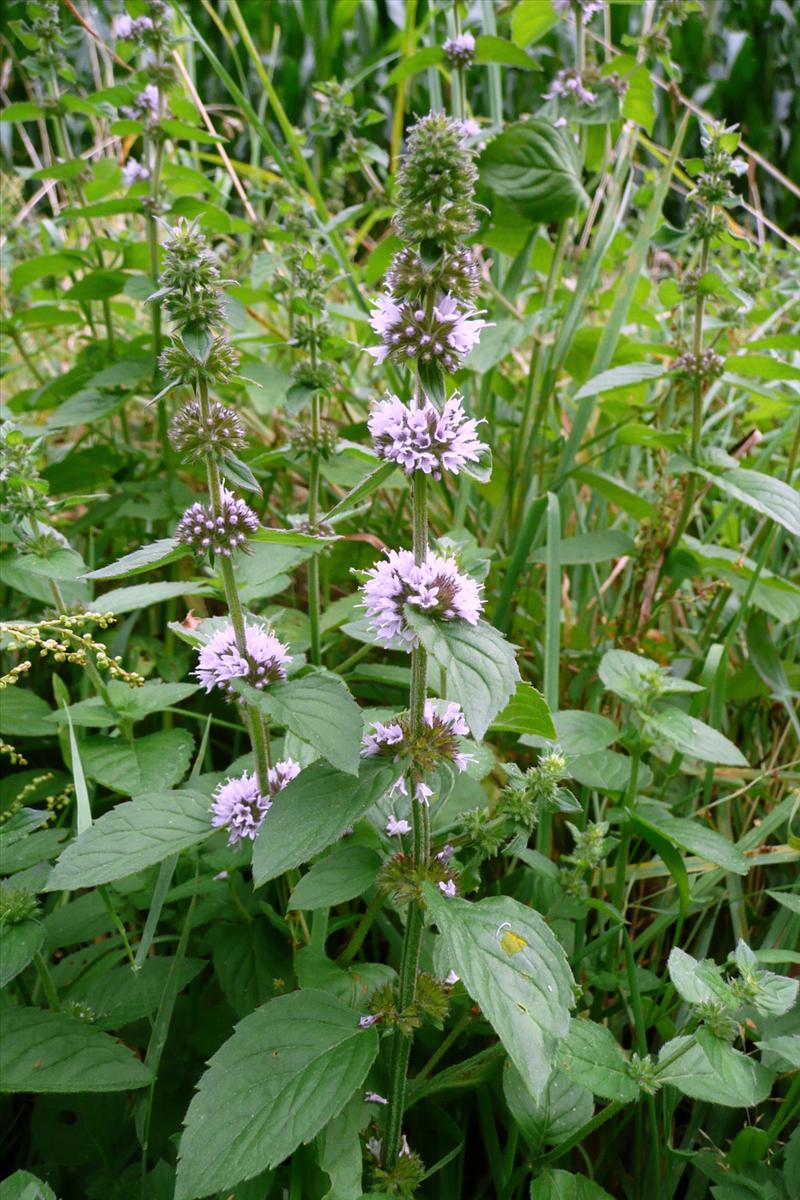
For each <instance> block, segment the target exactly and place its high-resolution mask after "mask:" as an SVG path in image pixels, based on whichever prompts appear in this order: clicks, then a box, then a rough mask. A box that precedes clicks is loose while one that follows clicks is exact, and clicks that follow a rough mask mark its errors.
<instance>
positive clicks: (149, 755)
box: [81, 729, 194, 796]
mask: <svg viewBox="0 0 800 1200" xmlns="http://www.w3.org/2000/svg"><path fill="white" fill-rule="evenodd" d="M193 748H194V738H193V737H192V735H191V733H190V732H189V731H188V729H164V730H162V731H161V732H160V733H149V734H147V735H146V736H145V737H137V738H134V740H133V741H132V742H125V741H122V739H120V738H108V737H96V738H87V740H86V741H85V742H84V743H83V745H82V747H81V756H82V759H83V766H84V770H85V771H86V774H87V775H88V776H90V777H91V778H92V779H96V780H97V782H98V783H102V784H103V785H104V787H107V788H110V789H111V790H112V791H114V792H122V793H123V794H124V795H126V796H139V795H141V794H142V793H143V792H156V791H167V789H168V788H171V787H172V785H173V784H175V783H179V782H180V780H181V779H183V777H184V775H185V774H186V772H187V771H188V769H189V763H190V761H191V756H192V750H193Z"/></svg>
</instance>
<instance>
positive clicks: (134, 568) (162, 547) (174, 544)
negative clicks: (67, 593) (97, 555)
mask: <svg viewBox="0 0 800 1200" xmlns="http://www.w3.org/2000/svg"><path fill="white" fill-rule="evenodd" d="M187 554H191V549H190V547H189V546H184V545H183V544H182V543H181V542H179V541H178V539H177V538H161V540H160V541H158V542H151V543H150V545H149V546H142V547H141V548H140V549H139V550H134V551H133V553H132V554H126V555H125V557H124V558H119V559H117V561H116V562H113V563H109V564H108V566H107V567H98V569H97V570H96V571H88V572H87V573H86V574H85V575H84V577H83V578H84V579H123V578H125V576H126V575H138V574H139V573H140V572H141V571H150V570H152V569H153V567H160V566H163V565H164V564H165V563H170V562H175V560H176V559H178V558H183V557H184V556H185V555H187Z"/></svg>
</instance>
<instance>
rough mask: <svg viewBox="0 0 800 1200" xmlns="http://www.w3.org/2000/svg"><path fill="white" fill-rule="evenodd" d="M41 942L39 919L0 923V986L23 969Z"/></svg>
mask: <svg viewBox="0 0 800 1200" xmlns="http://www.w3.org/2000/svg"><path fill="white" fill-rule="evenodd" d="M43 942H44V925H42V924H41V922H40V921H20V922H19V923H18V924H16V925H0V987H5V986H6V984H7V983H10V982H11V980H12V979H15V978H16V977H17V975H19V973H20V971H24V970H25V968H26V967H27V965H28V963H30V962H32V961H33V957H34V955H35V954H38V953H39V951H40V950H41V948H42V943H43Z"/></svg>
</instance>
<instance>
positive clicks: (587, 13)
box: [553, 0, 605, 25]
mask: <svg viewBox="0 0 800 1200" xmlns="http://www.w3.org/2000/svg"><path fill="white" fill-rule="evenodd" d="M604 8H605V0H553V9H554V10H555V12H557V13H558V15H559V16H560V17H568V16H570V15H572V16H574V17H575V18H576V20H580V22H581V24H583V25H588V23H589V22H590V21H591V19H592V17H593V16H594V14H595V13H597V12H602V11H603V9H604Z"/></svg>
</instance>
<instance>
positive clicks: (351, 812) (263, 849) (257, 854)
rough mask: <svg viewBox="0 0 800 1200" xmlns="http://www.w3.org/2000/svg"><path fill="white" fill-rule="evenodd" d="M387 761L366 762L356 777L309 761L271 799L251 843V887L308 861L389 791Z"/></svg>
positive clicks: (393, 771) (392, 774) (391, 771)
mask: <svg viewBox="0 0 800 1200" xmlns="http://www.w3.org/2000/svg"><path fill="white" fill-rule="evenodd" d="M396 778H397V768H396V767H393V766H392V764H391V763H385V762H380V761H375V760H365V761H364V762H363V763H362V765H361V770H360V772H359V774H358V775H357V776H354V775H345V774H344V773H343V772H342V771H337V770H335V769H334V768H333V767H331V766H329V765H328V764H327V763H325V762H314V763H312V764H311V766H310V767H306V768H305V769H304V770H303V771H301V772H300V774H299V775H298V776H297V778H296V779H293V780H292V781H291V782H290V783H288V784H287V785H286V787H285V788H283V789H282V790H281V791H280V792H279V793H278V795H277V796H276V797H275V799H274V800H273V803H272V808H271V809H270V810H269V813H268V814H267V819H266V820H265V822H264V825H263V826H262V829H261V832H260V834H259V836H258V837H257V838H256V840H255V844H254V846H253V881H254V883H255V885H256V887H260V886H261V884H262V883H266V882H267V881H268V880H270V879H275V878H276V877H277V876H278V875H282V874H283V872H284V871H289V870H291V869H292V868H293V867H299V866H302V864H303V863H307V862H309V861H310V860H311V859H312V858H314V856H315V855H317V854H319V853H320V851H321V850H325V849H326V848H327V847H328V846H330V845H331V844H332V843H333V842H335V841H337V840H338V839H339V838H340V837H341V835H342V833H343V832H344V831H345V829H349V828H350V826H351V825H354V824H355V822H356V821H358V820H359V819H360V818H361V817H363V816H364V813H365V812H366V811H367V810H368V809H369V808H371V807H372V805H373V804H375V803H376V802H377V801H378V800H380V799H381V797H382V796H383V795H384V794H385V793H386V792H387V791H388V789H389V788H390V787H391V785H392V784H393V783H394V781H395V779H396Z"/></svg>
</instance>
